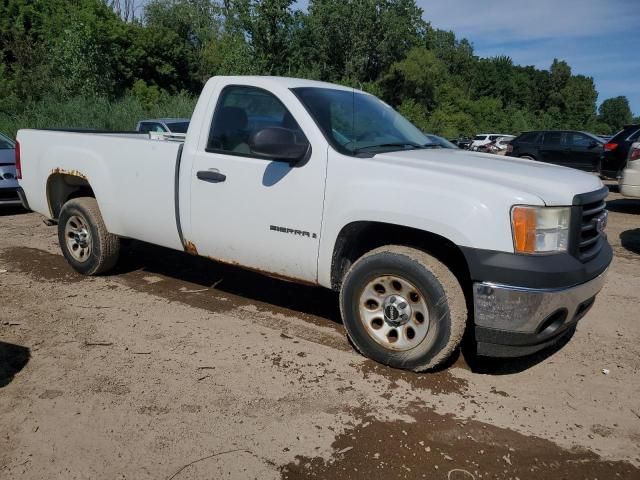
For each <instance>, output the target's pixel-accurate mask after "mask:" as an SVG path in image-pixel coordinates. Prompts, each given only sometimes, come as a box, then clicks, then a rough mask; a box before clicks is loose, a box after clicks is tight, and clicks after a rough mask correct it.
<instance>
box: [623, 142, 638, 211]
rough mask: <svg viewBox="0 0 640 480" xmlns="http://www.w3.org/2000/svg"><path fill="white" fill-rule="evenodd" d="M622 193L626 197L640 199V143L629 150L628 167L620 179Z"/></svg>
mask: <svg viewBox="0 0 640 480" xmlns="http://www.w3.org/2000/svg"><path fill="white" fill-rule="evenodd" d="M620 193H622V195H624V196H625V197H634V198H640V142H636V143H634V144H632V145H631V148H630V149H629V158H628V159H627V166H626V167H625V169H624V170H623V171H622V177H621V178H620Z"/></svg>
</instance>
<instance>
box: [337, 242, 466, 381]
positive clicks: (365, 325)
mask: <svg viewBox="0 0 640 480" xmlns="http://www.w3.org/2000/svg"><path fill="white" fill-rule="evenodd" d="M340 309H341V312H342V318H343V321H344V325H345V328H346V330H347V334H348V335H349V338H350V339H351V341H352V342H353V344H354V345H355V347H356V348H357V349H358V350H359V351H360V352H361V353H362V354H363V355H365V356H366V357H369V358H371V359H373V360H376V361H378V362H380V363H383V364H386V365H389V366H392V367H396V368H403V369H409V370H415V371H421V370H427V369H430V368H434V367H436V366H437V365H439V364H441V363H443V362H444V361H445V360H447V359H448V358H449V357H450V356H451V354H452V353H453V352H454V351H455V349H456V348H458V346H459V345H460V342H461V340H462V336H463V334H464V331H465V326H466V322H467V307H466V302H465V297H464V293H463V291H462V288H461V286H460V284H459V282H458V280H457V279H456V277H455V276H454V275H453V273H452V272H451V271H450V270H449V269H448V268H447V267H446V266H445V265H444V264H442V263H441V262H440V261H438V260H437V259H435V258H434V257H432V256H430V255H428V254H427V253H425V252H423V251H421V250H417V249H414V248H409V247H403V246H396V245H392V246H386V247H381V248H378V249H376V250H373V251H371V252H369V253H367V254H365V255H364V256H363V257H361V258H360V259H358V260H357V261H356V262H355V263H354V264H353V266H352V267H351V268H350V269H349V271H348V272H347V274H346V276H345V278H344V281H343V284H342V289H341V291H340Z"/></svg>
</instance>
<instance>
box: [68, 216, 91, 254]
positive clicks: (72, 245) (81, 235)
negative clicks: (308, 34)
mask: <svg viewBox="0 0 640 480" xmlns="http://www.w3.org/2000/svg"><path fill="white" fill-rule="evenodd" d="M64 238H65V240H66V242H67V250H68V251H69V254H70V255H71V256H72V257H73V258H74V259H75V260H77V261H78V262H86V261H87V260H89V257H90V256H91V246H92V245H91V244H92V242H91V233H90V232H89V227H88V226H87V223H86V222H85V220H84V219H83V218H82V217H79V216H78V215H73V216H71V217H69V219H68V220H67V224H66V225H65V227H64Z"/></svg>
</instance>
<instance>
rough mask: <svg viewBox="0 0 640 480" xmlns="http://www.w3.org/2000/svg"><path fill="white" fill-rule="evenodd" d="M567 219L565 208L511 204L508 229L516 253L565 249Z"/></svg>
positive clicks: (568, 210) (569, 215) (553, 251)
mask: <svg viewBox="0 0 640 480" xmlns="http://www.w3.org/2000/svg"><path fill="white" fill-rule="evenodd" d="M570 219H571V209H570V208H569V207H528V206H522V205H516V206H514V207H513V208H512V209H511V230H512V233H513V247H514V249H515V251H516V253H527V254H542V253H557V252H566V251H567V247H568V245H569V223H570Z"/></svg>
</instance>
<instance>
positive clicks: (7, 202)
mask: <svg viewBox="0 0 640 480" xmlns="http://www.w3.org/2000/svg"><path fill="white" fill-rule="evenodd" d="M18 189H19V187H9V188H0V206H17V205H22V200H21V199H20V196H19V195H18Z"/></svg>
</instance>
